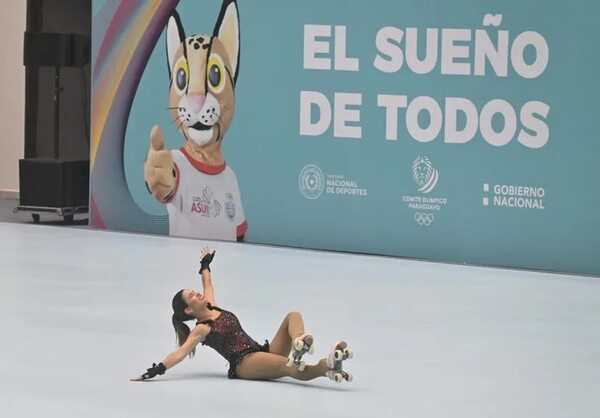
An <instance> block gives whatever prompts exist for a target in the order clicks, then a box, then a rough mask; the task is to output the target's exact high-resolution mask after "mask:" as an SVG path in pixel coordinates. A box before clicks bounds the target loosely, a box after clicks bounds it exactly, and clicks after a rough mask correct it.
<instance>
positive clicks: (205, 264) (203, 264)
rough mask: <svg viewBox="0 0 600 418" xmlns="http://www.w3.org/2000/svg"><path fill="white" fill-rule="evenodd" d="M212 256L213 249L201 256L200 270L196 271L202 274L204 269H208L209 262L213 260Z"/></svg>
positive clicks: (213, 254) (213, 255)
mask: <svg viewBox="0 0 600 418" xmlns="http://www.w3.org/2000/svg"><path fill="white" fill-rule="evenodd" d="M214 257H215V251H213V252H212V253H208V254H206V255H205V256H204V257H202V260H200V271H199V272H198V273H200V274H202V272H203V271H204V270H208V271H210V262H211V261H212V260H213V258H214Z"/></svg>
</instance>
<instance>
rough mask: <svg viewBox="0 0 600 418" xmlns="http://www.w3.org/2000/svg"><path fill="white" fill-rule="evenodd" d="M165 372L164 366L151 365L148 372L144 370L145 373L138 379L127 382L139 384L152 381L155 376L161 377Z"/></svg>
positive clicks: (134, 378) (161, 364)
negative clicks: (143, 381)
mask: <svg viewBox="0 0 600 418" xmlns="http://www.w3.org/2000/svg"><path fill="white" fill-rule="evenodd" d="M166 371H167V368H166V367H165V365H164V364H163V363H158V364H155V363H152V367H150V368H149V369H148V370H146V373H144V374H142V375H141V376H138V377H133V378H131V379H129V380H130V381H132V382H141V381H142V380H148V379H152V378H153V377H155V376H156V375H157V374H160V375H163V374H165V372H166Z"/></svg>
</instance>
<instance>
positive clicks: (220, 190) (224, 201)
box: [167, 148, 247, 241]
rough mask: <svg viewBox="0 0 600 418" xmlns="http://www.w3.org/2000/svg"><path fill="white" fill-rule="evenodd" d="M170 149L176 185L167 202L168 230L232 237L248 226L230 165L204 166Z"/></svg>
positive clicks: (196, 235)
mask: <svg viewBox="0 0 600 418" xmlns="http://www.w3.org/2000/svg"><path fill="white" fill-rule="evenodd" d="M184 153H185V150H184V149H183V148H182V149H180V150H173V151H171V154H172V155H173V161H174V162H175V164H176V165H177V169H178V170H179V186H178V189H177V192H176V194H175V196H174V198H173V200H172V201H171V202H169V203H167V211H168V212H169V229H170V234H171V235H175V236H180V237H191V238H204V239H219V240H229V241H235V240H236V239H237V237H239V236H242V235H244V233H245V232H246V229H247V223H246V217H245V216H244V209H243V208H242V198H241V196H240V189H239V186H238V182H237V178H236V177H235V173H234V172H233V170H232V169H231V168H229V166H227V165H226V164H223V165H221V166H206V165H203V164H201V163H198V162H196V161H194V160H191V159H188V157H187V156H186V155H185V154H184Z"/></svg>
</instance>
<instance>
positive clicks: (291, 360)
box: [285, 357, 294, 367]
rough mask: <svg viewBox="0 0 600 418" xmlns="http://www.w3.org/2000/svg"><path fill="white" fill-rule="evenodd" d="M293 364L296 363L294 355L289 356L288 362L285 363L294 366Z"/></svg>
mask: <svg viewBox="0 0 600 418" xmlns="http://www.w3.org/2000/svg"><path fill="white" fill-rule="evenodd" d="M292 364H294V358H293V357H288V359H287V362H286V363H285V365H286V366H288V367H292Z"/></svg>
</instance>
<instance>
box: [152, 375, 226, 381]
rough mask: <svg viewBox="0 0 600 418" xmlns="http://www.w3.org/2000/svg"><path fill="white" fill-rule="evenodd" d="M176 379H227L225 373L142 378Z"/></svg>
mask: <svg viewBox="0 0 600 418" xmlns="http://www.w3.org/2000/svg"><path fill="white" fill-rule="evenodd" d="M176 380H227V375H226V374H223V373H189V374H183V375H179V376H173V375H171V376H169V377H161V378H160V379H150V380H144V382H148V383H150V382H153V383H154V382H172V381H176Z"/></svg>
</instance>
